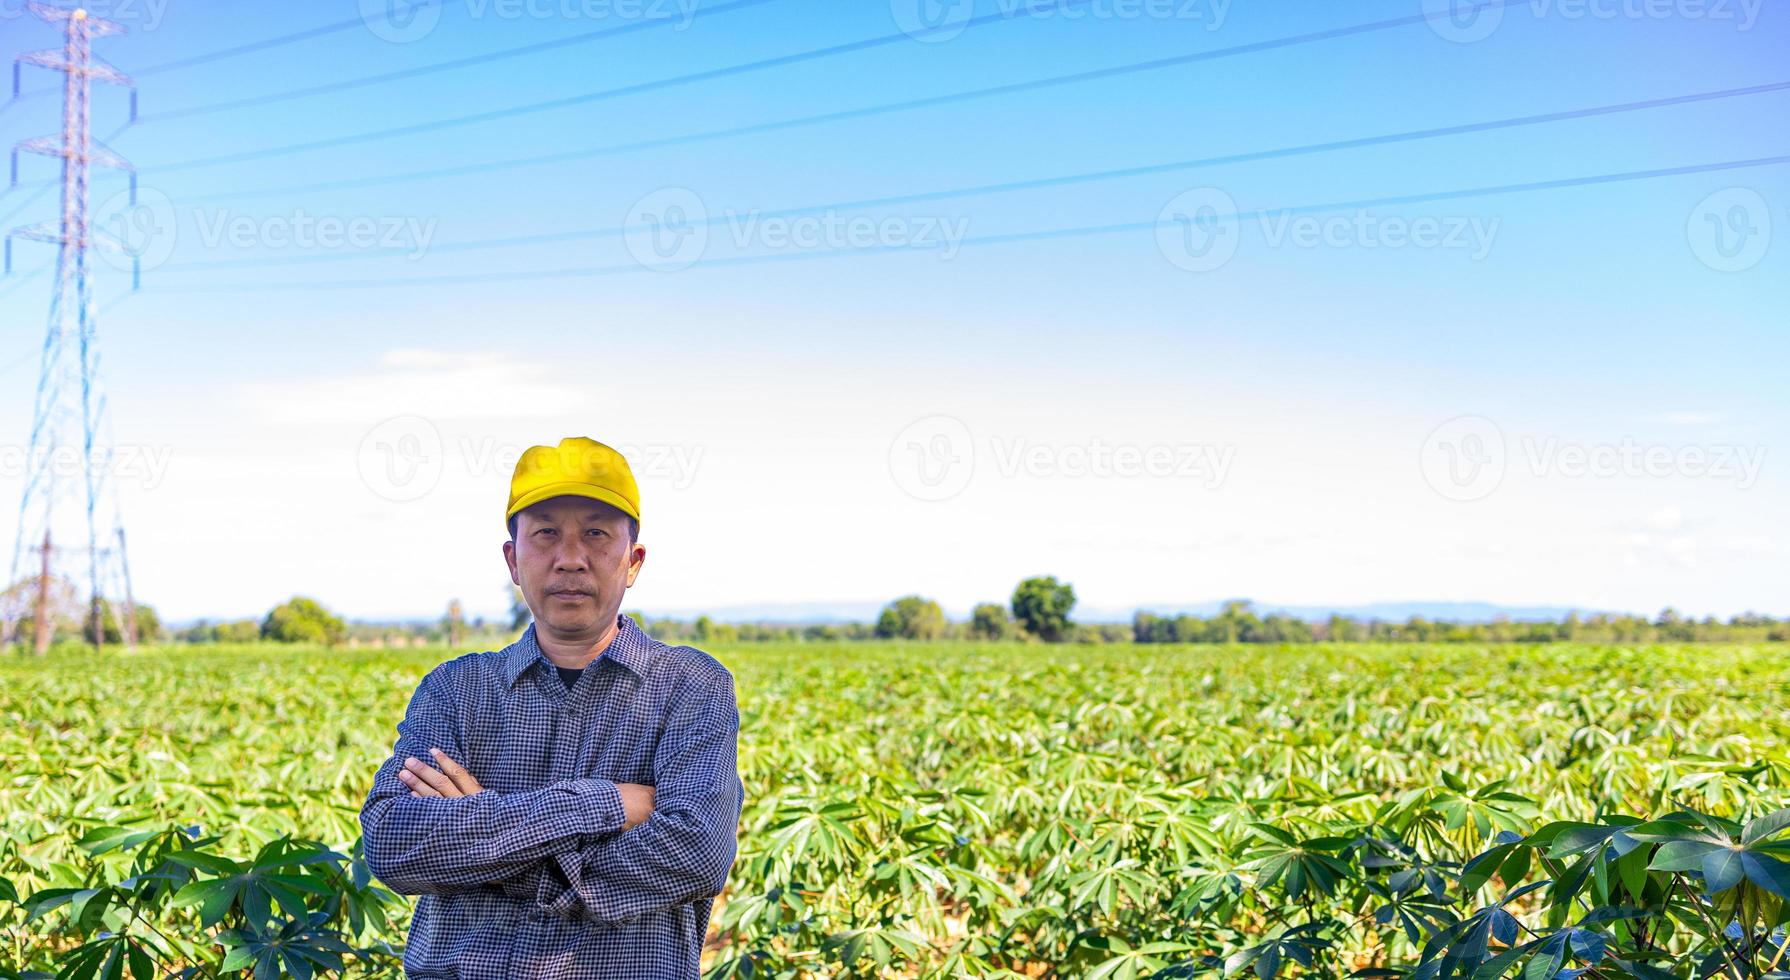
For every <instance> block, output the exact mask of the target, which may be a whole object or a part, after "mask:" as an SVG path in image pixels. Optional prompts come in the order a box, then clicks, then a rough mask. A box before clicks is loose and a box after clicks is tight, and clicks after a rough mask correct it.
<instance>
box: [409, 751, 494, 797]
mask: <svg viewBox="0 0 1790 980" xmlns="http://www.w3.org/2000/svg"><path fill="white" fill-rule="evenodd" d="M429 754H430V755H432V756H434V757H435V762H436V763H437V764H438V765H440V766H441V768H440V769H439V770H437V769H436V768H435V767H434V766H431V765H429V764H428V763H427V762H424V761H423V760H421V759H418V758H417V757H416V756H411V757H410V758H408V759H405V760H404V768H402V769H400V770H398V779H399V780H401V781H402V782H403V783H404V785H406V786H408V787H410V795H411V796H445V797H448V798H453V797H456V796H471V795H472V794H474V793H482V792H484V791H485V787H483V786H480V785H479V781H478V780H476V779H474V778H472V773H469V772H467V771H466V767H465V766H463V765H461V764H459V763H458V762H455V761H454V760H452V759H450V758H448V754H447V753H446V752H443V751H441V750H440V749H430V750H429Z"/></svg>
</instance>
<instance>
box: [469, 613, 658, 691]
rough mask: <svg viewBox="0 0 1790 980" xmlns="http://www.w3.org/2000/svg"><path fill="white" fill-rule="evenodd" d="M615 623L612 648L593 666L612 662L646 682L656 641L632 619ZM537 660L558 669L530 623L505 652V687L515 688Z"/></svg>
mask: <svg viewBox="0 0 1790 980" xmlns="http://www.w3.org/2000/svg"><path fill="white" fill-rule="evenodd" d="M616 621H617V629H616V632H615V638H614V639H612V640H610V641H609V646H608V647H607V648H605V649H604V650H603V652H602V654H600V655H599V656H598V657H597V659H595V660H592V661H591V666H593V667H594V666H596V665H598V664H600V663H602V662H603V661H605V660H613V661H615V662H616V663H618V664H621V665H622V666H623V667H626V668H627V669H629V670H630V671H633V672H634V674H635V676H637V677H640V678H641V679H643V680H644V679H645V678H646V671H647V667H648V666H649V665H650V664H651V663H652V656H653V645H654V641H653V638H652V637H650V636H647V635H646V634H645V633H643V632H641V631H640V627H639V626H636V625H635V624H634V618H633V617H632V616H617V617H616ZM537 661H539V662H540V663H544V664H546V665H547V666H549V667H552V666H555V665H554V663H553V661H552V660H550V659H548V657H547V653H546V651H544V650H542V649H541V645H540V643H539V641H538V640H536V638H535V624H534V623H529V624H528V629H526V630H524V631H523V632H522V636H521V637H520V638H518V639H517V640H516V642H514V643H512V644H510V645H509V646H507V647H505V648H504V650H503V683H504V686H505V687H514V686H515V684H516V678H518V677H521V676H522V674H523V672H524V671H526V670H527V669H528V667H529V665H530V664H533V663H535V662H537Z"/></svg>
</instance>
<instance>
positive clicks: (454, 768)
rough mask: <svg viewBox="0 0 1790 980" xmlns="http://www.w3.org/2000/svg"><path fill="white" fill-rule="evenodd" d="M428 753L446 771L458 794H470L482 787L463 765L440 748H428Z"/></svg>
mask: <svg viewBox="0 0 1790 980" xmlns="http://www.w3.org/2000/svg"><path fill="white" fill-rule="evenodd" d="M429 754H430V755H432V756H434V757H435V764H436V765H438V766H440V767H441V771H442V772H444V773H446V774H447V777H448V778H449V779H450V780H453V783H454V786H455V788H457V789H459V791H460V795H462V796H471V795H472V794H474V793H477V792H480V791H481V790H483V789H484V787H483V786H480V785H479V781H478V780H476V779H474V778H472V773H469V772H467V771H466V767H465V766H462V765H461V764H459V763H458V762H455V761H454V760H453V759H451V758H449V757H448V754H447V753H446V752H443V751H441V750H440V749H430V750H429Z"/></svg>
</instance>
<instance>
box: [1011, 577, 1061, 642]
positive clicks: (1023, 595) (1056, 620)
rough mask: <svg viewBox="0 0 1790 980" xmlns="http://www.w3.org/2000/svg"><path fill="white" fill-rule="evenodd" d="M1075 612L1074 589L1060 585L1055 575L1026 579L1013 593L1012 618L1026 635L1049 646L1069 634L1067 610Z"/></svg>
mask: <svg viewBox="0 0 1790 980" xmlns="http://www.w3.org/2000/svg"><path fill="white" fill-rule="evenodd" d="M1074 608H1075V588H1074V587H1073V586H1071V585H1070V584H1069V583H1067V582H1063V583H1061V584H1059V583H1058V582H1057V577H1056V576H1055V575H1040V576H1036V577H1034V578H1029V579H1026V580H1025V581H1023V582H1021V583H1019V587H1018V588H1016V589H1014V590H1013V618H1014V619H1016V620H1018V621H1019V622H1020V623H1022V624H1024V626H1025V628H1026V632H1028V633H1031V634H1032V635H1033V636H1036V637H1038V638H1039V639H1041V640H1045V641H1047V642H1050V643H1057V642H1060V641H1061V640H1062V639H1063V637H1064V635H1065V634H1067V633H1068V631H1069V610H1071V609H1074Z"/></svg>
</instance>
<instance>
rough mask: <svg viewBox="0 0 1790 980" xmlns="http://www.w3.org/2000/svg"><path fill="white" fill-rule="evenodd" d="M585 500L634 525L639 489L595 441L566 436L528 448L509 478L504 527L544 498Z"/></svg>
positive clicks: (618, 457)
mask: <svg viewBox="0 0 1790 980" xmlns="http://www.w3.org/2000/svg"><path fill="white" fill-rule="evenodd" d="M563 496H574V497H589V498H591V499H592V500H601V501H602V502H604V503H606V504H612V505H614V506H616V507H619V508H621V509H622V511H623V512H625V513H626V514H627V515H628V516H629V517H632V518H634V519H635V520H637V521H638V520H640V488H639V487H638V486H636V485H635V484H634V471H633V470H631V469H629V468H628V461H627V460H626V459H625V458H623V456H622V454H621V453H618V452H616V451H615V450H613V449H611V448H609V447H608V446H605V445H603V444H602V443H600V442H598V441H596V440H595V439H586V438H585V437H583V436H569V437H567V438H565V439H561V440H560V441H559V445H558V446H557V447H555V446H530V447H529V448H528V451H527V452H525V453H523V454H522V458H521V459H518V460H516V472H515V474H514V475H512V476H511V477H510V507H509V509H508V510H506V511H504V515H503V519H504V521H505V522H508V521H509V519H510V518H512V517H515V516H516V512H517V511H519V510H521V509H522V508H524V507H529V506H532V505H534V504H538V503H540V502H541V501H543V500H546V499H547V498H548V497H563Z"/></svg>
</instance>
